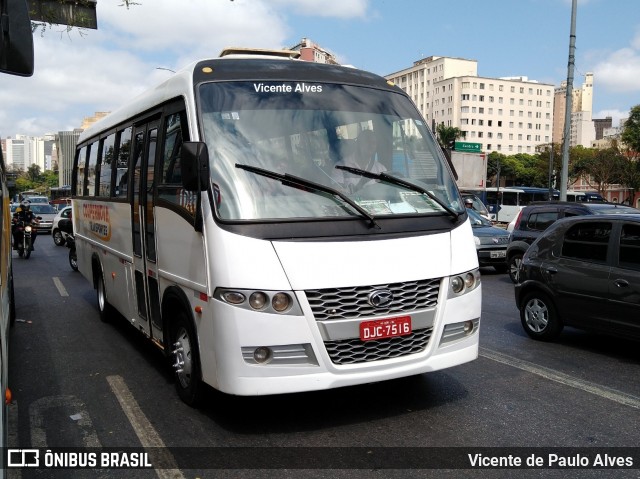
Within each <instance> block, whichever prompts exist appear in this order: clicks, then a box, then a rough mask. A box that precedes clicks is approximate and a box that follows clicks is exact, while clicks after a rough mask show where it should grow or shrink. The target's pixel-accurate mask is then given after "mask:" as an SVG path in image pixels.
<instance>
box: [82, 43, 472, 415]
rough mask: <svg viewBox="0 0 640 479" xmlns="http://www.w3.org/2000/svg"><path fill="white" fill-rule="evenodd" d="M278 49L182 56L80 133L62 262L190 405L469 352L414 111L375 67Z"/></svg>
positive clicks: (430, 147) (461, 282)
mask: <svg viewBox="0 0 640 479" xmlns="http://www.w3.org/2000/svg"><path fill="white" fill-rule="evenodd" d="M294 57H295V54H294V53H292V52H290V51H284V52H276V51H243V50H229V51H225V52H223V54H222V55H221V57H220V58H215V59H209V60H203V61H199V62H196V63H193V64H191V65H190V66H188V67H186V68H185V69H183V70H181V71H179V72H178V73H176V74H175V75H173V76H172V77H171V78H169V79H168V80H167V81H165V82H164V83H163V84H161V85H159V86H157V87H156V88H153V89H151V90H150V91H148V92H147V93H145V94H143V95H142V96H140V97H139V98H137V99H134V100H132V101H130V102H129V103H128V104H127V105H126V106H124V107H123V108H122V109H120V110H117V111H115V112H113V113H111V114H110V115H108V116H107V117H105V118H104V119H102V120H101V121H100V122H99V123H96V124H95V125H93V126H91V127H90V128H88V129H87V130H86V131H84V132H83V133H82V135H81V137H80V138H79V143H78V147H77V153H76V159H75V165H74V175H73V183H72V195H73V223H74V230H75V234H76V245H77V256H78V265H79V268H80V272H81V273H82V274H83V275H84V276H85V277H86V278H87V279H88V280H89V281H90V282H91V283H92V284H93V286H94V287H95V288H96V290H97V303H98V309H99V311H100V315H101V318H102V319H103V320H107V319H110V318H111V317H112V316H113V315H114V313H116V312H117V313H119V314H120V315H122V316H123V317H124V318H125V319H126V320H127V321H129V322H130V323H131V324H132V325H133V326H134V327H135V328H137V329H138V330H139V331H141V332H142V333H143V334H144V335H145V336H147V337H148V338H149V339H150V340H151V341H153V343H154V344H156V345H157V346H158V347H159V348H161V349H162V350H163V351H164V352H165V353H166V354H167V355H168V356H170V357H171V363H172V364H173V368H174V372H175V379H176V389H177V391H178V394H179V396H180V397H181V398H182V400H183V401H185V402H186V403H188V404H196V403H198V402H200V399H202V397H203V395H202V392H203V384H207V385H210V386H212V387H213V388H216V389H218V390H220V391H223V392H225V393H230V394H236V395H264V394H277V393H290V392H298V391H309V390H320V389H327V388H335V387H340V386H348V385H356V384H364V383H370V382H374V381H382V380H390V379H394V378H399V377H403V376H409V375H416V374H422V373H426V372H430V371H436V370H439V369H443V368H448V367H451V366H455V365H459V364H462V363H464V362H467V361H471V360H473V359H475V358H476V357H477V355H478V331H479V321H480V310H481V294H482V293H481V285H480V275H479V272H478V260H477V256H476V251H475V245H474V240H473V234H472V231H471V226H470V224H469V220H468V218H467V215H466V212H465V208H464V205H463V204H462V201H461V199H460V194H459V192H458V189H457V187H456V184H455V181H454V179H453V178H452V175H451V171H450V169H449V167H448V166H447V163H446V160H445V158H444V156H443V154H442V151H441V150H440V148H439V147H438V144H437V143H436V141H435V140H434V137H433V135H432V133H431V131H430V130H429V129H428V128H427V125H426V122H425V121H424V119H423V118H421V117H420V114H419V113H418V111H417V110H416V108H415V106H414V105H413V103H412V101H411V99H410V98H409V97H408V96H407V95H406V94H405V93H404V92H403V91H402V90H401V89H400V88H399V87H398V86H396V85H394V84H392V83H391V82H389V81H387V80H386V79H384V78H382V77H380V76H378V75H374V74H372V73H368V72H365V71H361V70H358V69H355V68H350V67H342V66H337V65H326V64H317V63H310V62H304V61H300V60H298V59H296V58H294ZM366 130H369V133H367V134H369V136H371V134H373V136H374V137H375V141H374V142H373V146H372V149H373V151H372V152H371V153H367V154H366V156H364V157H363V156H362V155H363V151H365V148H364V147H363V140H362V138H364V137H365V136H366V135H365V134H363V132H364V131H366ZM361 135H362V136H361ZM370 151H371V150H370Z"/></svg>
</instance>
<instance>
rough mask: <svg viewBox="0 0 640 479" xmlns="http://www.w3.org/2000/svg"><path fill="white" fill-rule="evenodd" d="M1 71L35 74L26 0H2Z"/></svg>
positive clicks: (0, 26) (0, 0)
mask: <svg viewBox="0 0 640 479" xmlns="http://www.w3.org/2000/svg"><path fill="white" fill-rule="evenodd" d="M0 72H3V73H10V74H12V75H20V76H31V75H33V33H32V31H31V20H30V19H29V11H28V10H27V2H26V0H0Z"/></svg>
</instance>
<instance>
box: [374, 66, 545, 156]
mask: <svg viewBox="0 0 640 479" xmlns="http://www.w3.org/2000/svg"><path fill="white" fill-rule="evenodd" d="M477 69H478V66H477V62H476V61H475V60H467V59H462V58H449V57H436V56H432V57H428V58H425V59H422V60H419V61H416V62H414V64H413V67H411V68H407V69H405V70H401V71H399V72H395V73H392V74H389V75H386V76H385V78H387V79H388V80H390V81H393V82H394V83H396V84H397V85H398V86H399V87H400V88H402V89H403V90H404V91H405V92H407V94H409V96H410V97H411V98H412V99H413V101H414V103H415V104H416V106H417V107H418V109H419V110H420V112H421V113H422V115H423V116H424V117H425V119H426V120H427V121H428V122H429V124H430V125H431V127H432V129H434V130H435V128H436V125H438V124H444V125H445V126H448V127H457V128H459V129H460V130H461V131H462V132H464V135H465V140H466V141H468V142H473V143H480V144H481V145H482V147H481V148H482V150H483V151H485V152H486V153H490V152H492V151H497V152H500V153H503V154H505V155H513V154H517V153H529V154H534V153H535V152H536V148H537V147H538V146H539V145H541V144H545V143H550V142H551V137H552V128H553V91H554V88H553V85H549V84H542V83H538V82H536V81H531V80H529V79H528V78H527V77H507V78H486V77H479V76H478V75H477Z"/></svg>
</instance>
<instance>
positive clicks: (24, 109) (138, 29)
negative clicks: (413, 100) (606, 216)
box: [0, 0, 640, 138]
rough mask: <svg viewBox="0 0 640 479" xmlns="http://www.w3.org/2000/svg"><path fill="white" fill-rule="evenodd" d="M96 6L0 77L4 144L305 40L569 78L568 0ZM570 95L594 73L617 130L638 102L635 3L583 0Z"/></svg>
mask: <svg viewBox="0 0 640 479" xmlns="http://www.w3.org/2000/svg"><path fill="white" fill-rule="evenodd" d="M123 3H124V2H123V1H122V0H98V3H97V16H98V29H97V30H78V29H74V30H72V31H70V32H67V31H66V30H65V28H64V27H63V26H59V25H52V26H49V27H47V28H46V29H39V30H37V31H36V32H35V33H34V50H35V72H34V75H33V76H32V77H28V78H25V77H17V76H12V75H2V74H0V137H2V138H6V137H15V135H17V134H23V135H29V136H42V135H44V134H46V133H57V132H58V131H64V130H73V129H74V128H79V127H80V125H81V123H82V120H83V118H85V117H90V116H93V114H94V113H95V112H98V111H113V110H115V109H116V108H117V107H119V106H121V105H123V104H125V103H126V102H127V101H128V100H129V99H131V98H133V97H134V96H136V95H137V94H139V93H141V92H143V91H144V90H146V89H148V88H151V87H153V86H154V85H156V84H158V83H160V82H161V81H163V80H165V79H167V78H168V77H169V76H170V75H172V73H171V71H170V70H174V71H175V70H178V69H180V68H181V67H183V66H185V65H187V64H189V63H191V62H192V61H195V60H200V59H203V58H211V57H217V56H218V55H219V53H220V51H221V50H222V49H223V48H225V47H229V46H241V47H256V48H283V47H285V48H289V47H292V46H294V45H296V44H297V43H298V42H299V41H300V40H301V39H302V38H309V39H310V40H311V41H313V42H315V43H317V44H318V45H320V46H321V47H323V48H325V49H327V50H329V51H331V52H332V53H334V54H335V55H336V56H337V58H338V60H339V62H340V63H343V64H349V65H353V66H355V67H357V68H361V69H364V70H369V71H371V72H374V73H377V74H379V75H383V76H385V75H388V74H391V73H394V72H397V71H400V70H403V69H405V68H408V67H410V66H412V65H413V62H415V61H417V60H420V59H421V58H425V57H429V56H448V57H459V58H466V59H471V60H476V61H477V62H478V75H479V76H481V77H489V78H498V77H507V76H526V77H528V78H529V79H530V80H536V81H538V82H540V83H546V84H551V85H554V86H559V85H560V82H561V81H565V80H567V75H568V68H567V66H568V62H569V34H570V27H571V0H440V1H436V0H133V3H135V4H133V5H131V6H130V7H129V8H127V7H126V6H124V5H123ZM576 12H577V13H576V55H575V72H574V83H573V86H574V88H580V87H581V85H582V83H583V82H584V75H585V73H587V72H593V74H594V82H593V88H594V95H593V117H594V118H604V117H606V116H611V117H612V118H613V122H614V126H617V125H618V123H619V120H620V119H621V118H624V117H626V116H627V115H628V112H629V110H630V109H631V108H632V107H633V106H635V105H638V104H640V4H639V3H638V0H579V1H578V7H577V10H576Z"/></svg>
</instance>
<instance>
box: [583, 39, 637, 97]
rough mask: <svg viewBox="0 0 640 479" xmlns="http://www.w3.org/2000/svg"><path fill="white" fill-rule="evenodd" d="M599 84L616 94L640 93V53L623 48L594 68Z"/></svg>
mask: <svg viewBox="0 0 640 479" xmlns="http://www.w3.org/2000/svg"><path fill="white" fill-rule="evenodd" d="M593 70H594V76H595V78H597V80H598V83H599V84H602V86H603V87H604V88H606V89H608V90H611V91H616V92H628V91H640V82H639V81H638V78H640V51H638V50H635V49H633V48H622V49H620V50H617V51H615V52H613V53H611V54H610V55H609V56H608V57H607V58H606V59H604V60H602V61H600V62H599V63H597V64H596V65H595V67H594V69H593Z"/></svg>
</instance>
